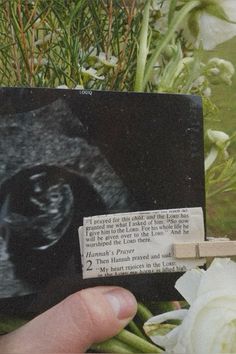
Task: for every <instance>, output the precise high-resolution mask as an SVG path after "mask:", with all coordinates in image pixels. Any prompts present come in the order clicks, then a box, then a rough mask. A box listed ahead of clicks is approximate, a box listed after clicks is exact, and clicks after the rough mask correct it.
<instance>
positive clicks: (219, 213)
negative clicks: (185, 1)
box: [205, 38, 236, 239]
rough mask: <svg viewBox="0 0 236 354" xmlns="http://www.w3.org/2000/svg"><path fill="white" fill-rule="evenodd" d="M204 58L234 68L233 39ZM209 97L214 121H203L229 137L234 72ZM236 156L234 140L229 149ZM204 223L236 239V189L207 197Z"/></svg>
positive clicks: (234, 108) (235, 123) (235, 103)
mask: <svg viewBox="0 0 236 354" xmlns="http://www.w3.org/2000/svg"><path fill="white" fill-rule="evenodd" d="M205 57H207V58H212V57H220V58H224V59H226V60H230V61H231V62H232V63H233V64H234V66H235V67H236V39H235V38H233V39H232V40H230V41H228V42H226V43H224V44H222V45H220V46H218V47H217V48H216V49H215V50H213V51H211V52H208V53H206V54H205ZM212 97H213V101H214V103H215V104H216V105H217V106H218V108H219V111H218V114H217V116H216V117H214V118H216V119H214V120H210V121H205V129H207V128H211V129H216V130H223V131H225V132H226V133H227V134H229V135H230V136H231V135H232V134H234V133H235V132H236V74H235V75H234V77H233V80H232V86H227V85H222V84H221V85H215V86H213V87H212ZM228 151H229V153H230V155H231V156H233V157H234V158H236V139H234V140H233V141H232V142H231V144H230V147H229V149H228ZM207 216H208V217H207V225H208V230H209V233H210V234H211V235H218V236H225V235H228V236H230V238H232V239H236V191H231V192H227V193H222V194H220V195H217V196H215V197H213V198H212V199H211V198H210V199H209V200H207Z"/></svg>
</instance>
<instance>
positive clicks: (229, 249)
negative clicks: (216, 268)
mask: <svg viewBox="0 0 236 354" xmlns="http://www.w3.org/2000/svg"><path fill="white" fill-rule="evenodd" d="M173 246H174V257H175V258H205V257H227V256H236V241H230V240H229V239H227V238H216V237H211V238H209V239H208V241H203V242H179V243H174V245H173Z"/></svg>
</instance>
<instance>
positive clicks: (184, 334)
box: [144, 258, 236, 354]
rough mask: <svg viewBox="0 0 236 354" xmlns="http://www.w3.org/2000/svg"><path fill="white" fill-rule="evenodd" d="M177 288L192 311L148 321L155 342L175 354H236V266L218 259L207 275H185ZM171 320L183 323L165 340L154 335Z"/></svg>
mask: <svg viewBox="0 0 236 354" xmlns="http://www.w3.org/2000/svg"><path fill="white" fill-rule="evenodd" d="M175 287H176V289H177V290H178V291H179V292H180V294H181V295H182V296H183V297H184V298H185V299H186V300H187V301H188V302H189V304H190V308H189V310H177V311H171V312H169V313H166V314H165V316H163V314H161V315H159V316H156V317H153V318H151V319H150V320H148V321H147V322H146V324H145V327H144V328H148V327H149V326H151V325H152V333H153V335H150V337H151V339H152V340H153V342H155V343H156V344H157V345H160V346H163V347H164V348H165V349H166V351H167V352H168V353H173V354H180V353H181V354H189V353H191V354H202V353H204V354H219V353H221V354H223V353H228V354H229V353H232V354H233V353H236V263H235V262H233V261H231V260H230V259H228V258H226V259H222V258H221V259H215V260H214V261H213V262H212V264H211V266H210V267H209V268H208V270H207V271H204V270H197V269H193V270H191V271H188V272H186V273H185V274H184V275H183V276H182V277H181V278H180V279H179V280H178V281H177V282H176V286H175ZM183 311H185V312H183ZM171 319H172V320H173V319H182V323H181V324H180V325H179V326H177V327H175V328H174V329H173V330H172V331H170V332H169V333H167V334H165V335H163V336H161V335H155V333H154V326H155V324H156V326H157V328H158V326H160V323H162V322H164V321H168V320H171Z"/></svg>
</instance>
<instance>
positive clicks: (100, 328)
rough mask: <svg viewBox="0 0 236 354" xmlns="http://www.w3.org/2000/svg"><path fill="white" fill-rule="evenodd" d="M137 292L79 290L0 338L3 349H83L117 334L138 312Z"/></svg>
mask: <svg viewBox="0 0 236 354" xmlns="http://www.w3.org/2000/svg"><path fill="white" fill-rule="evenodd" d="M136 310H137V303H136V300H135V298H134V296H133V295H132V294H131V293H130V292H129V291H128V290H125V289H123V288H119V287H105V286H104V287H96V288H90V289H86V290H82V291H79V292H77V293H75V294H73V295H71V296H69V297H68V298H66V299H65V300H64V301H62V302H61V303H59V304H58V305H56V306H54V307H53V308H51V309H50V310H48V311H46V312H45V313H43V314H42V315H40V316H38V317H36V318H35V319H33V320H32V321H30V322H28V323H27V324H26V325H24V326H23V327H21V328H19V329H17V330H16V331H14V332H12V333H9V334H7V335H5V336H3V337H1V338H0V352H1V353H2V352H3V353H5V354H13V353H18V354H19V353H24V354H29V353H35V354H37V353H78V352H79V353H81V352H84V351H86V350H87V349H88V348H89V347H90V346H91V344H93V343H98V342H102V341H104V340H105V339H108V338H109V337H113V336H114V335H116V334H117V333H118V332H119V331H120V330H121V329H122V328H123V327H125V326H126V325H127V324H128V322H129V321H130V320H131V319H132V317H133V316H134V315H135V313H136Z"/></svg>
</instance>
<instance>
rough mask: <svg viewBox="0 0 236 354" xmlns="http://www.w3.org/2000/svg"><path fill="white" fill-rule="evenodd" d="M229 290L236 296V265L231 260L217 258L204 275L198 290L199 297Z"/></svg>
mask: <svg viewBox="0 0 236 354" xmlns="http://www.w3.org/2000/svg"><path fill="white" fill-rule="evenodd" d="M212 289H214V290H215V291H218V290H221V289H227V290H228V291H232V292H234V293H235V294H236V263H234V262H232V261H231V260H230V259H229V258H216V259H215V260H214V261H213V262H212V264H211V266H210V267H209V268H208V270H207V272H205V273H204V275H203V277H202V279H201V283H200V285H199V288H198V296H199V295H203V294H206V293H207V292H210V291H212Z"/></svg>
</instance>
